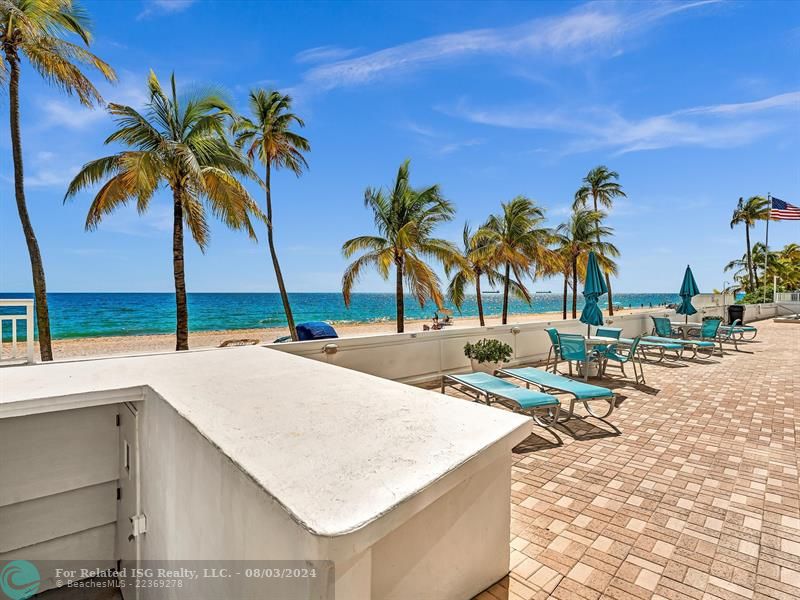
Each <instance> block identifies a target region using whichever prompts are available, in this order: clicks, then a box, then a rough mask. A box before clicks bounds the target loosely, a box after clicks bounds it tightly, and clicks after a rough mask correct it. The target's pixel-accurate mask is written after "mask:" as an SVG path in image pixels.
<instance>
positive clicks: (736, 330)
mask: <svg viewBox="0 0 800 600" xmlns="http://www.w3.org/2000/svg"><path fill="white" fill-rule="evenodd" d="M719 330H720V332H721V333H722V332H725V333H727V332H729V333H730V336H731V339H734V340H735V339H736V338H735V337H734V336H737V337H738V338H739V341H746V342H750V341H752V340H754V339H756V336H757V335H758V328H756V327H753V326H752V325H743V324H742V321H741V319H736V320H735V321H734V322H733V323H731V324H730V325H721V326H720V328H719ZM745 333H748V334H750V333H752V334H753V336H752V337H749V338H747V339H745V337H744V334H745Z"/></svg>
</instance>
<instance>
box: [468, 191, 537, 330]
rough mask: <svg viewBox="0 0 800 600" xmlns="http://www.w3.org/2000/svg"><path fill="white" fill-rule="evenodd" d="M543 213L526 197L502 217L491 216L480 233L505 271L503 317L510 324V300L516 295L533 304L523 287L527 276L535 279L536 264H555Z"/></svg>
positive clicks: (519, 198)
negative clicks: (511, 296) (551, 262)
mask: <svg viewBox="0 0 800 600" xmlns="http://www.w3.org/2000/svg"><path fill="white" fill-rule="evenodd" d="M543 222H544V210H543V209H542V208H541V207H539V206H536V204H535V203H534V202H533V201H532V200H529V199H528V198H526V197H525V196H517V197H516V198H514V199H513V200H511V201H510V202H505V203H503V204H502V213H501V214H499V215H492V216H491V217H489V220H488V221H487V222H486V225H484V226H483V228H482V229H481V231H480V234H479V235H480V238H482V239H483V238H485V239H486V240H488V242H489V243H490V244H491V245H492V247H493V252H494V260H495V262H496V263H497V268H498V269H500V270H502V273H501V275H502V281H503V316H502V323H503V325H505V324H506V323H508V297H509V292H513V293H514V294H515V295H516V296H517V297H519V298H521V299H523V300H525V301H526V302H528V304H530V301H531V296H530V292H529V291H528V289H527V288H526V287H525V285H524V284H523V283H522V281H523V279H524V277H525V276H526V275H535V274H536V267H537V264H538V263H540V262H545V261H549V260H552V257H551V253H550V250H549V249H548V248H547V244H548V243H549V241H550V234H551V232H550V230H549V229H547V228H545V227H542V223H543Z"/></svg>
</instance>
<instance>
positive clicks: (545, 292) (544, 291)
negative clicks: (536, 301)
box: [534, 290, 553, 294]
mask: <svg viewBox="0 0 800 600" xmlns="http://www.w3.org/2000/svg"><path fill="white" fill-rule="evenodd" d="M534 293H536V294H552V293H553V292H551V291H550V290H542V291H539V292H534Z"/></svg>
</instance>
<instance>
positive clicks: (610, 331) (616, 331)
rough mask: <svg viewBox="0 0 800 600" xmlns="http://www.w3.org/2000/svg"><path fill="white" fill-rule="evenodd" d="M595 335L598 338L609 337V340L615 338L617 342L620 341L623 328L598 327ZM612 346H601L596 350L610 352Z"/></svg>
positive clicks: (595, 348) (596, 347)
mask: <svg viewBox="0 0 800 600" xmlns="http://www.w3.org/2000/svg"><path fill="white" fill-rule="evenodd" d="M594 334H595V335H596V336H598V337H607V338H614V339H615V340H618V339H619V336H621V335H622V328H621V327H598V328H597V330H596V331H595V332H594ZM609 347H610V345H601V346H595V347H594V350H595V351H596V352H605V351H606V350H608V348H609Z"/></svg>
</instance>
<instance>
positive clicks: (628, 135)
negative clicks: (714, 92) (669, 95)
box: [443, 92, 800, 154]
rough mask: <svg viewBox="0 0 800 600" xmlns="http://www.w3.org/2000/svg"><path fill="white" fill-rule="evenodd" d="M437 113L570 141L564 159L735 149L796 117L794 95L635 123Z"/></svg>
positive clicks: (527, 112) (493, 111) (597, 114)
mask: <svg viewBox="0 0 800 600" xmlns="http://www.w3.org/2000/svg"><path fill="white" fill-rule="evenodd" d="M443 112H445V113H448V114H450V115H452V116H458V117H460V118H463V119H466V120H468V121H471V122H473V123H480V124H483V125H492V126H496V127H508V128H514V129H541V130H550V131H557V132H561V133H566V134H568V135H572V136H574V137H575V138H579V139H576V140H574V141H572V142H570V143H569V144H568V145H567V146H566V148H565V152H566V153H573V152H584V151H588V150H593V149H597V148H611V149H614V150H616V152H617V153H619V154H622V153H625V152H634V151H638V150H655V149H659V148H669V147H675V146H703V147H708V148H723V147H730V146H741V145H744V144H747V143H749V142H751V141H753V140H755V139H757V138H760V137H763V136H764V135H767V134H769V133H771V132H773V131H776V130H778V129H780V128H782V127H785V126H786V121H785V119H782V118H781V116H782V113H786V112H793V113H794V121H795V122H797V115H798V112H800V92H789V93H785V94H779V95H777V96H771V97H769V98H764V99H761V100H756V101H752V102H740V103H728V104H716V105H711V106H698V107H694V108H687V109H682V110H677V111H674V112H670V113H666V114H663V115H655V116H652V117H645V118H640V119H630V118H626V117H624V116H622V115H621V114H619V113H618V112H616V111H614V110H610V109H605V108H576V109H574V110H564V109H554V110H542V109H540V108H538V107H536V106H514V107H492V108H481V109H477V108H472V107H470V106H468V105H467V103H466V102H464V101H461V102H459V103H458V104H457V105H456V107H455V108H454V109H443Z"/></svg>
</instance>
